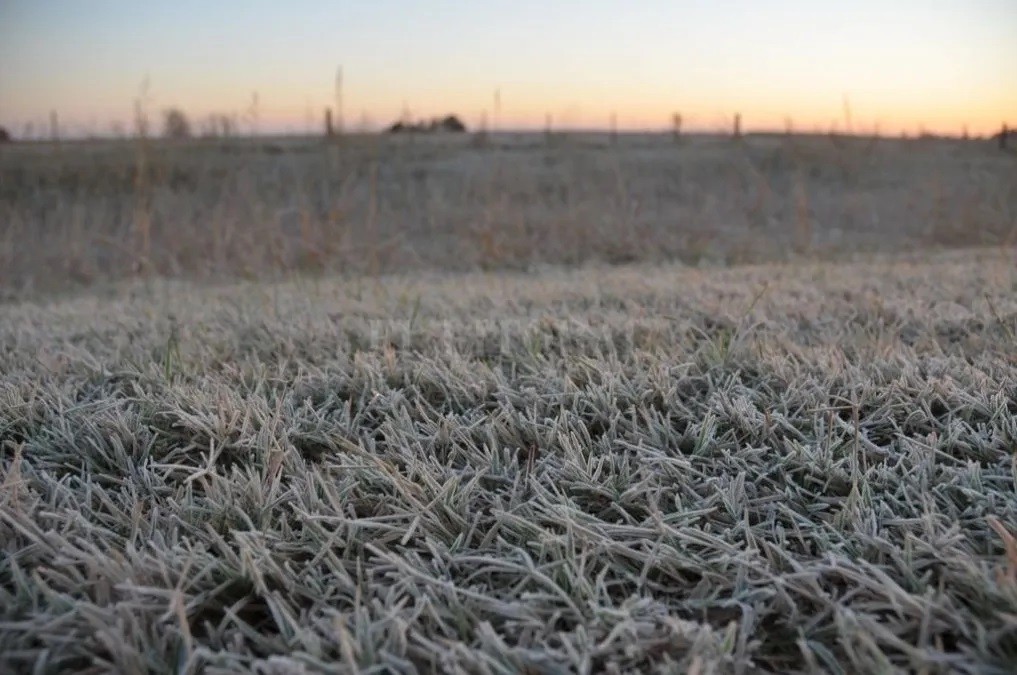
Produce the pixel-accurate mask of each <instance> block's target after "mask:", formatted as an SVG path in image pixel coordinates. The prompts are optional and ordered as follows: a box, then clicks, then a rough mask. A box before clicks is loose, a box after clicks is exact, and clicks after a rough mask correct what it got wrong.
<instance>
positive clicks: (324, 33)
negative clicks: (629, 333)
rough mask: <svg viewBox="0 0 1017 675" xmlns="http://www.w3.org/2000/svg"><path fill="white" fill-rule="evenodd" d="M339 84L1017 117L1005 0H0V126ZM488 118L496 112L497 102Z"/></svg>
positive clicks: (460, 94)
mask: <svg viewBox="0 0 1017 675" xmlns="http://www.w3.org/2000/svg"><path fill="white" fill-rule="evenodd" d="M340 64H341V65H342V66H343V72H344V115H345V118H346V120H347V122H348V124H350V125H353V126H356V125H358V124H360V122H361V119H362V118H364V117H366V118H367V119H368V121H370V122H371V123H373V124H374V125H379V124H382V123H386V122H389V121H391V120H392V119H394V118H396V117H397V116H398V115H399V114H400V111H401V110H402V109H403V107H404V105H405V106H407V107H408V108H409V109H410V111H411V112H412V114H413V115H414V116H420V117H424V116H430V115H437V114H443V113H446V112H456V113H459V114H460V115H462V116H463V117H464V118H466V120H467V121H468V122H475V121H476V120H478V119H479V118H480V116H481V115H482V114H484V113H485V112H486V113H487V114H488V115H489V116H490V117H491V118H494V122H495V124H496V125H499V126H540V125H542V124H543V121H544V117H545V114H548V113H549V114H551V115H552V116H553V118H554V120H555V124H556V125H561V126H587V127H589V126H604V125H606V124H607V120H608V118H609V116H610V114H611V113H612V112H613V113H616V114H617V117H618V120H619V124H620V126H622V127H631V128H653V127H663V126H666V124H667V120H668V119H669V117H670V114H671V112H672V111H681V112H682V113H683V114H684V116H685V118H686V120H688V123H689V124H690V125H691V126H697V127H703V128H711V127H717V126H720V125H724V124H727V121H726V120H728V119H730V117H731V116H732V115H733V113H734V112H741V113H742V114H743V117H744V119H745V123H746V125H747V126H749V127H757V128H758V127H782V126H783V120H784V118H785V117H786V116H790V117H791V118H792V119H793V120H794V121H795V125H796V126H798V127H801V128H830V126H832V125H834V124H837V125H838V126H839V127H843V126H845V125H846V115H845V106H844V101H845V97H846V99H847V101H848V102H849V104H850V109H851V118H852V124H853V126H855V127H856V128H865V129H871V128H872V127H873V126H874V125H876V124H879V126H880V128H881V129H882V130H884V131H888V132H893V131H897V130H900V129H907V130H910V131H917V130H918V128H919V127H923V128H926V129H929V130H944V131H957V130H959V129H960V127H961V126H962V125H964V124H967V125H969V127H970V128H971V129H972V131H989V130H991V129H994V128H995V127H997V126H998V125H999V123H1000V122H1001V121H1002V120H1003V119H1005V118H1006V117H1007V116H1009V117H1010V118H1011V121H1012V122H1017V119H1015V118H1017V2H1015V1H1014V0H981V1H975V2H959V1H951V2H947V1H945V0H940V1H929V2H915V1H914V0H902V1H898V2H894V3H887V2H874V1H871V0H859V1H857V2H854V3H844V4H840V5H832V4H825V3H818V2H792V1H790V0H784V1H780V2H769V3H762V2H744V1H735V0H722V1H718V2H678V1H672V2H664V1H662V0H643V1H642V2H628V3H625V2H608V1H604V0H587V1H586V2H535V1H531V0H515V1H513V2H509V1H503V0H490V1H486V2H466V1H461V2H452V1H450V0H440V1H438V0H432V1H425V0H402V1H396V0H377V1H374V2H366V1H365V2H352V1H346V2H323V1H312V0H295V1H291V2H285V3H283V2H265V1H262V0H254V1H248V2H227V1H225V0H222V1H219V2H214V3H205V2H197V1H195V0H183V1H181V2H173V3H147V2H144V1H143V0H126V1H125V0H91V1H84V0H61V1H57V0H0V124H2V125H5V126H8V127H10V128H12V129H13V130H15V132H16V133H19V132H20V131H21V130H22V129H23V128H24V126H25V124H26V123H28V122H33V123H34V124H35V125H36V126H37V127H41V126H43V125H44V123H45V120H46V118H47V116H48V114H49V111H50V110H56V111H58V113H59V115H60V119H61V123H62V125H64V126H65V127H69V128H71V129H72V130H74V129H77V130H78V131H79V132H84V131H91V132H93V133H103V132H107V131H108V130H109V129H110V127H111V125H112V123H114V122H117V121H118V122H120V123H122V124H123V125H125V126H126V125H127V124H128V123H129V121H130V119H131V115H132V112H131V110H132V105H133V101H134V99H135V98H136V97H137V96H138V95H139V92H140V89H141V85H142V82H144V81H145V80H146V78H147V81H148V82H149V89H148V92H149V94H148V106H149V108H150V109H151V111H152V113H153V115H155V114H158V111H159V110H161V109H162V108H164V107H166V106H169V105H177V106H180V107H181V108H183V109H184V110H185V111H187V112H188V113H189V114H190V115H191V116H192V117H194V118H196V119H200V118H201V117H203V116H205V115H207V114H209V113H211V112H227V113H237V114H240V115H242V114H243V113H244V112H245V111H246V110H247V109H248V108H249V106H250V101H251V97H252V94H253V92H258V98H259V106H258V108H259V119H260V126H261V127H262V130H266V131H267V130H284V129H294V130H300V129H303V128H304V127H305V126H306V125H307V124H308V123H309V121H310V123H312V124H314V125H315V126H317V125H318V123H319V119H320V116H321V110H322V108H323V107H324V106H326V105H330V104H331V103H332V101H333V81H334V74H335V70H336V67H337V66H338V65H340ZM495 90H500V91H501V112H500V113H499V115H498V116H497V118H495V116H494V110H493V108H494V101H493V99H494V92H495Z"/></svg>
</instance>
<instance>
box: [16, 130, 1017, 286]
mask: <svg viewBox="0 0 1017 675" xmlns="http://www.w3.org/2000/svg"><path fill="white" fill-rule="evenodd" d="M0 222H2V223H3V224H4V226H3V228H2V229H0V287H2V288H3V289H4V291H5V292H6V293H7V294H8V295H11V294H14V295H17V294H20V293H23V292H36V291H48V290H61V289H68V288H74V287H80V286H85V285H90V284H94V283H102V282H108V281H115V280H119V279H124V278H127V277H132V276H137V275H139V274H140V275H146V276H147V275H155V276H165V277H187V278H205V279H229V278H266V279H268V278H277V277H279V276H285V275H287V274H289V273H292V272H299V273H305V272H311V273H322V272H324V273H332V274H336V273H337V274H351V273H356V274H363V273H368V274H376V273H386V272H393V271H405V270H410V269H442V270H449V269H455V270H478V269H480V270H483V269H527V268H529V267H532V266H534V265H541V264H581V263H589V262H592V263H608V264H616V263H631V262H641V261H647V262H663V261H679V262H683V263H686V264H693V265H699V264H710V265H714V264H739V263H746V262H772V261H784V260H796V259H801V258H803V257H805V258H807V257H819V258H825V259H842V258H845V257H850V256H852V255H855V254H859V253H860V254H868V253H891V254H892V253H900V252H913V251H915V250H926V249H934V248H943V247H953V246H973V245H974V246H986V245H998V244H1003V245H1006V244H1012V243H1014V242H1015V241H1017V157H1015V156H1014V155H1013V154H1012V153H1008V152H1001V151H1000V150H999V149H998V148H997V146H996V144H995V143H994V142H993V141H990V140H978V141H975V140H960V139H946V138H920V139H918V138H916V139H902V138H885V137H884V138H876V137H864V136H838V135H783V134H774V135H748V136H744V137H742V138H739V139H735V138H732V137H730V136H728V137H724V136H720V135H686V136H683V137H681V138H680V139H678V140H677V141H675V140H674V139H672V138H671V136H670V135H666V134H635V133H632V134H624V133H623V134H617V135H613V134H612V135H609V134H606V133H599V134H597V133H586V134H584V133H579V132H573V133H568V134H565V133H555V134H544V133H533V134H526V133H514V134H507V133H506V134H480V133H475V134H434V135H418V134H408V135H398V136H396V135H385V134H370V135H368V134H362V135H355V134H349V135H345V136H343V137H342V138H341V139H335V140H334V141H332V142H330V141H327V140H326V139H322V138H310V137H308V138H301V137H276V138H271V137H268V138H257V139H187V140H180V141H170V140H165V139H147V140H146V139H141V140H138V139H135V140H119V141H117V140H100V141H84V140H82V141H74V142H63V143H42V142H34V143H17V144H8V145H5V146H2V147H0Z"/></svg>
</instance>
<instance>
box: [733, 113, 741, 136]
mask: <svg viewBox="0 0 1017 675" xmlns="http://www.w3.org/2000/svg"><path fill="white" fill-rule="evenodd" d="M734 137H735V138H741V137H742V114H741V113H735V117H734Z"/></svg>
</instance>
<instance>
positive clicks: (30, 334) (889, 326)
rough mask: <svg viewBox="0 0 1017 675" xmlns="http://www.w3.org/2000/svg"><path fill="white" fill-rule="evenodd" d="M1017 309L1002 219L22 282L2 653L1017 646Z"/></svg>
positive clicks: (498, 665)
mask: <svg viewBox="0 0 1017 675" xmlns="http://www.w3.org/2000/svg"><path fill="white" fill-rule="evenodd" d="M899 161H901V162H907V161H912V160H911V159H909V158H907V157H904V156H902V157H901V158H899ZM986 161H988V160H986ZM862 176H864V173H863V174H862ZM900 189H905V188H900ZM907 189H910V188H907ZM997 189H1002V188H1001V187H999V186H997ZM1010 189H1011V190H1012V189H1013V188H1012V186H1011V188H1010ZM1010 194H1011V196H1012V193H1010ZM997 206H998V204H997ZM86 215H89V216H91V215H92V212H88V213H87V214H86ZM908 222H910V221H907V222H904V223H903V224H902V228H904V230H903V231H904V232H905V233H907V232H910V230H908V229H907V227H908V224H907V223H908ZM887 236H888V237H891V238H892V237H894V236H896V235H892V234H889V233H888V234H887ZM901 236H904V235H901ZM909 236H910V235H909ZM895 241H896V240H895ZM1015 333H1017V250H1014V249H1012V248H1002V247H994V248H992V249H980V250H967V251H955V252H941V253H936V254H921V255H912V256H909V259H904V258H903V257H902V256H884V257H883V258H880V259H874V260H870V261H868V262H857V261H856V262H851V263H836V264H813V263H807V262H801V263H797V264H794V265H791V264H783V265H762V266H742V267H737V268H733V269H718V268H711V269H694V268H690V267H687V266H681V265H672V264H660V265H657V264H638V265H635V264H633V265H621V266H614V267H604V266H594V267H586V268H571V269H569V268H549V269H544V270H542V271H541V272H540V273H539V274H533V275H524V274H521V273H513V272H504V271H503V272H497V273H494V272H489V273H470V274H466V275H462V274H453V273H438V272H433V271H432V272H415V273H411V274H405V275H399V276H383V277H368V276H352V277H350V278H346V279H340V278H334V277H333V278H317V277H313V278H306V277H305V278H296V279H293V280H289V281H284V282H279V283H268V282H264V281H258V282H236V283H217V284H209V283H202V284H191V283H184V282H182V281H161V280H153V281H148V282H141V281H139V282H132V283H127V284H124V285H118V286H115V287H112V288H107V289H106V290H104V291H103V292H101V293H100V292H88V293H76V294H73V295H71V296H60V297H54V298H52V299H49V300H46V299H41V300H39V299H37V300H35V301H31V302H29V301H25V302H12V303H8V304H6V305H2V306H0V452H2V477H0V485H2V488H0V547H2V555H0V670H2V671H3V672H28V671H32V670H33V669H35V671H34V672H53V671H73V672H103V671H108V670H113V671H117V672H145V671H149V672H199V671H200V672H208V673H215V672H258V673H297V672H357V671H360V670H365V671H370V669H371V668H372V667H373V668H374V672H383V671H384V672H434V671H441V672H477V673H484V672H490V673H514V672H530V673H556V672H624V671H628V672H636V671H638V672H690V673H699V674H700V675H702V674H704V673H728V672H735V673H749V672H779V673H789V672H831V673H874V672H884V673H885V672H898V671H904V672H916V673H947V672H950V673H953V672H960V673H992V672H999V673H1004V672H1013V670H1014V668H1015V666H1017V540H1015V539H1014V537H1015V536H1017V483H1015V476H1017V338H1015Z"/></svg>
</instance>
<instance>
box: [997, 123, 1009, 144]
mask: <svg viewBox="0 0 1017 675" xmlns="http://www.w3.org/2000/svg"><path fill="white" fill-rule="evenodd" d="M1009 134H1010V129H1009V128H1007V126H1006V122H1003V128H1002V129H1000V131H999V149H1000V150H1006V140H1007V139H1006V137H1007V136H1008V135H1009Z"/></svg>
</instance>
